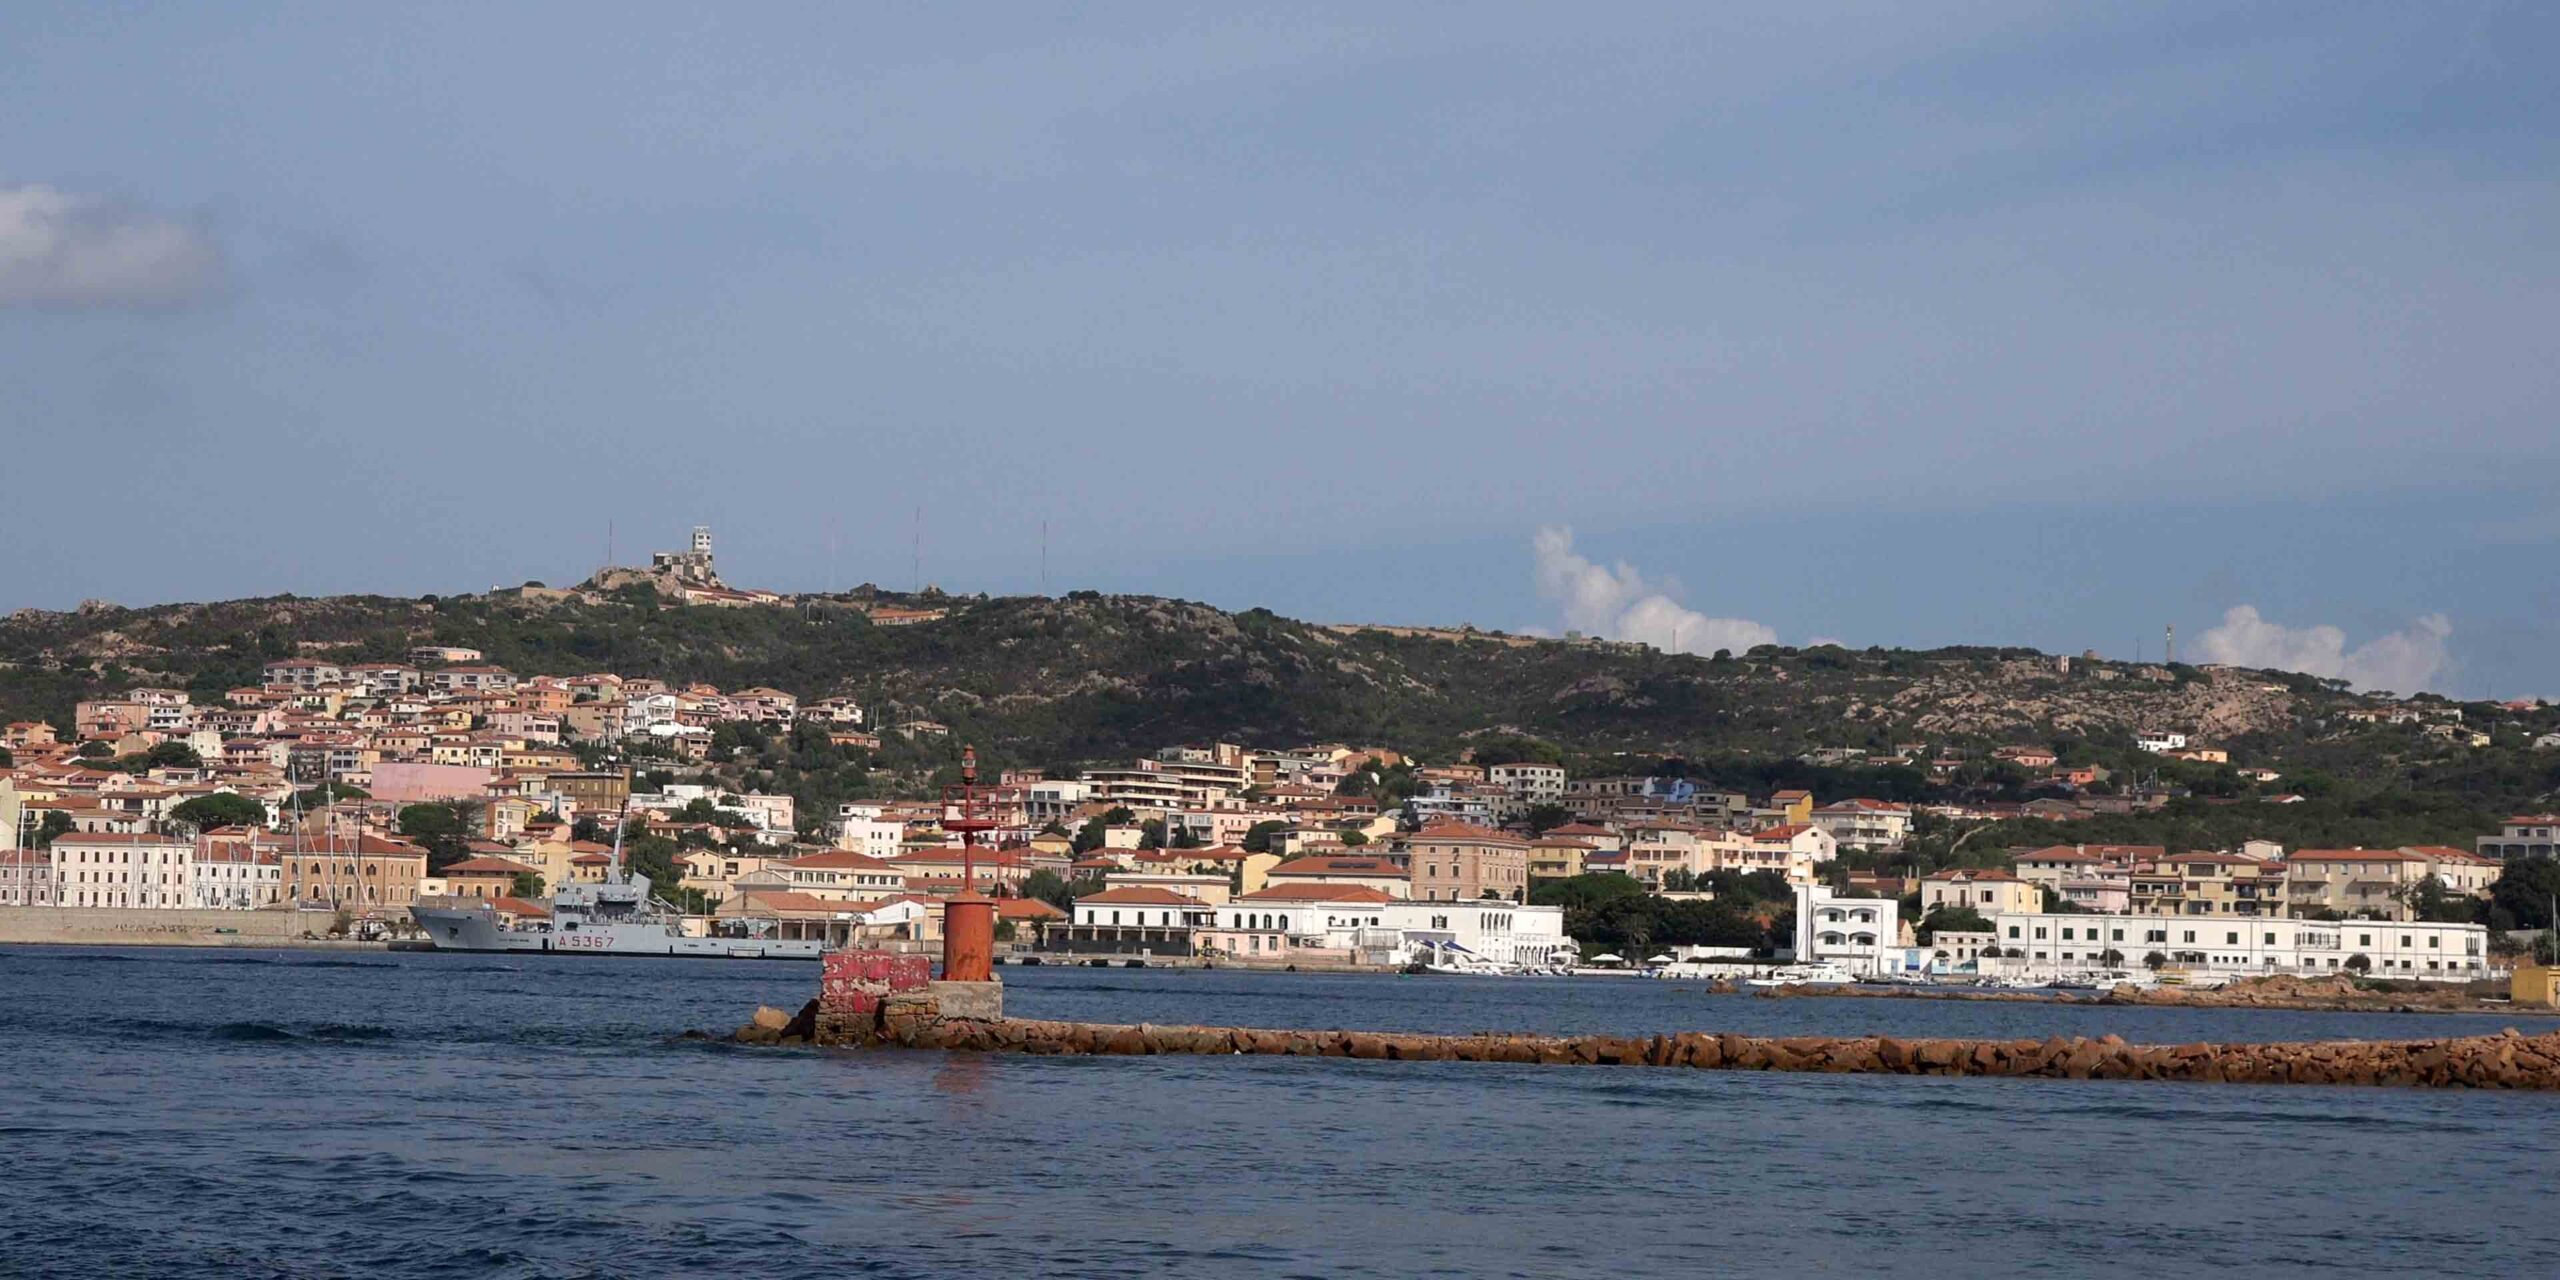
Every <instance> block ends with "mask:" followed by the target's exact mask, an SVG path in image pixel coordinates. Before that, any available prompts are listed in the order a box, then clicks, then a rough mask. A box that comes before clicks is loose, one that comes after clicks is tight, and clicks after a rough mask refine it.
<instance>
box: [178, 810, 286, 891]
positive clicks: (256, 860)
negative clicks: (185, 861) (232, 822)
mask: <svg viewBox="0 0 2560 1280" xmlns="http://www.w3.org/2000/svg"><path fill="white" fill-rule="evenodd" d="M260 843H261V842H260V841H259V839H258V838H257V837H256V836H255V835H253V834H251V833H249V832H246V831H241V830H239V829H237V828H232V829H226V830H222V831H213V832H207V833H205V834H203V835H200V836H197V837H196V849H195V859H194V862H193V863H192V864H191V867H190V869H191V871H192V873H193V874H192V875H191V876H190V878H189V880H188V887H187V898H188V901H187V905H188V906H191V907H203V908H218V909H223V910H231V911H246V910H249V909H251V908H254V907H266V906H273V905H275V904H276V903H277V902H280V901H282V900H283V898H284V859H283V857H282V856H280V855H279V854H278V853H276V851H275V850H273V849H269V848H261V847H260Z"/></svg>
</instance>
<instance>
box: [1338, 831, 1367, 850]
mask: <svg viewBox="0 0 2560 1280" xmlns="http://www.w3.org/2000/svg"><path fill="white" fill-rule="evenodd" d="M1367 843H1369V833H1368V832H1366V831H1363V830H1361V829H1360V828H1358V827H1352V828H1350V829H1348V830H1346V831H1344V832H1343V833H1342V847H1343V848H1345V849H1357V848H1359V847H1360V846H1362V845H1364V844H1367Z"/></svg>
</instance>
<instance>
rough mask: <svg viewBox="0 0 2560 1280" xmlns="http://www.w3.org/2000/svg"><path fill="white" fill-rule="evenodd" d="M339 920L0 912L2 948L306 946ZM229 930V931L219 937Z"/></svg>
mask: <svg viewBox="0 0 2560 1280" xmlns="http://www.w3.org/2000/svg"><path fill="white" fill-rule="evenodd" d="M335 919H336V917H335V916H334V915H332V914H331V913H329V912H326V911H221V910H215V909H211V908H205V909H195V908H185V907H171V908H157V907H151V908H145V907H134V908H121V909H120V908H100V907H0V944H6V943H50V944H55V945H82V944H86V945H91V946H116V947H147V946H168V947H274V946H282V945H287V944H295V945H300V944H303V943H305V941H306V940H305V939H304V937H303V935H304V934H305V933H314V934H325V933H327V932H328V930H329V926H330V924H331V922H332V921H334V920H335ZM226 929H227V930H231V932H228V933H225V932H220V931H221V930H226ZM342 945H350V946H353V945H362V944H354V943H348V944H342Z"/></svg>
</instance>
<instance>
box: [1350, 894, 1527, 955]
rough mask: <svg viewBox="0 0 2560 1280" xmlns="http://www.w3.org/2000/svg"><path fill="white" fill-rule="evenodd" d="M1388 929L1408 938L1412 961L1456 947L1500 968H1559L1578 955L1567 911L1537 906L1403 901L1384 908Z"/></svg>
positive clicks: (1486, 901) (1406, 944)
mask: <svg viewBox="0 0 2560 1280" xmlns="http://www.w3.org/2000/svg"><path fill="white" fill-rule="evenodd" d="M1378 915H1379V917H1380V918H1381V919H1383V920H1384V921H1385V926H1384V927H1386V928H1389V929H1393V930H1395V931H1396V932H1397V933H1399V934H1400V935H1402V943H1403V948H1404V953H1405V957H1406V959H1407V960H1408V961H1410V960H1419V959H1424V958H1426V952H1427V951H1431V950H1442V951H1444V952H1445V950H1446V949H1449V948H1452V947H1454V949H1455V950H1456V951H1457V952H1459V953H1460V954H1463V955H1471V956H1475V957H1477V958H1479V959H1484V960H1490V961H1492V962H1494V963H1495V964H1503V965H1518V966H1524V967H1528V966H1537V965H1546V964H1552V963H1555V962H1556V960H1557V959H1558V958H1559V957H1560V956H1564V955H1566V954H1567V953H1570V952H1571V951H1572V950H1573V939H1571V938H1568V937H1566V936H1565V933H1564V908H1562V907H1531V906H1523V905H1520V904H1517V903H1510V902H1501V901H1497V900H1494V899H1478V900H1476V901H1473V902H1422V901H1414V900H1412V899H1397V900H1394V901H1391V902H1388V903H1386V904H1385V905H1384V906H1382V907H1380V908H1379V909H1378Z"/></svg>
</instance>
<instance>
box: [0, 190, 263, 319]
mask: <svg viewBox="0 0 2560 1280" xmlns="http://www.w3.org/2000/svg"><path fill="white" fill-rule="evenodd" d="M222 275H223V263H222V251H221V250H220V249H219V248H217V247H215V245H214V243H213V241H212V240H211V239H209V238H207V237H206V236H205V234H204V233H203V232H202V231H201V230H199V229H197V228H196V227H193V226H190V225H188V224H187V223H184V222H181V221H178V220H176V219H174V218H169V217H165V216H162V215H160V214H156V213H152V212H149V211H147V210H143V209H137V208H134V207H132V206H130V205H125V204H119V203H117V202H115V201H112V200H105V199H101V198H99V197H96V196H84V195H77V194H74V193H72V192H68V191H63V190H60V189H58V188H54V187H47V186H0V306H11V305H20V306H56V307H158V306H174V305H176V304H179V303H184V302H192V301H194V300H196V299H198V298H201V297H203V296H205V295H206V294H208V293H211V292H212V291H213V290H214V289H215V288H216V287H218V286H219V285H220V284H221V282H222Z"/></svg>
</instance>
